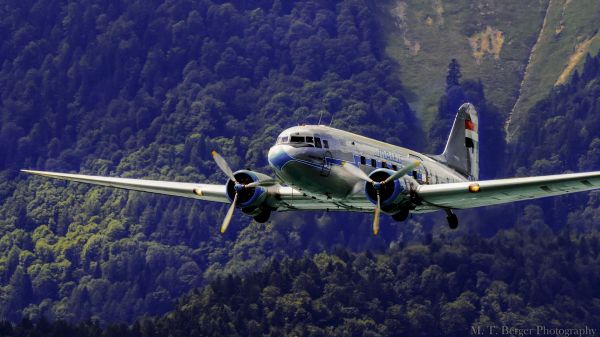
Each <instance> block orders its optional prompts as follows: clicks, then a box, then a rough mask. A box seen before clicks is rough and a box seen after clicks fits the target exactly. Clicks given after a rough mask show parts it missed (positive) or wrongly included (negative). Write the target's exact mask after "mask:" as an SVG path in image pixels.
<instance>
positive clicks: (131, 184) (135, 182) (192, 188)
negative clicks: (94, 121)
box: [21, 170, 372, 211]
mask: <svg viewBox="0 0 600 337" xmlns="http://www.w3.org/2000/svg"><path fill="white" fill-rule="evenodd" d="M21 172H24V173H28V174H34V175H38V176H43V177H48V178H54V179H61V180H69V181H75V182H79V183H86V184H93V185H101V186H106V187H114V188H121V189H126V190H133V191H140V192H150V193H158V194H165V195H172V196H178V197H184V198H192V199H198V200H205V201H215V202H222V203H230V202H231V201H230V200H229V198H228V197H227V194H226V187H225V185H213V184H196V183H183V182H171V181H159V180H144V179H131V178H115V177H103V176H89V175H83V174H71V173H59V172H48V171H34V170H21ZM267 190H268V191H269V200H268V203H269V205H270V206H271V207H273V208H274V209H276V210H278V211H305V210H333V211H335V210H350V211H365V210H364V209H361V208H356V207H353V206H349V205H344V204H341V203H336V202H334V201H332V200H318V199H314V198H311V197H309V196H307V195H306V194H304V193H302V192H300V191H298V190H295V189H293V188H291V187H289V186H281V185H276V186H272V187H268V188H267ZM365 206H367V207H368V206H369V205H365ZM371 208H372V206H371Z"/></svg>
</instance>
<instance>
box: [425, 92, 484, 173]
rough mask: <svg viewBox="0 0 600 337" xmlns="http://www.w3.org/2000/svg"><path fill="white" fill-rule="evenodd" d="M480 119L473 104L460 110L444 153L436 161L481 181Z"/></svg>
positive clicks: (468, 104) (463, 106)
mask: <svg viewBox="0 0 600 337" xmlns="http://www.w3.org/2000/svg"><path fill="white" fill-rule="evenodd" d="M478 131H479V118H478V116H477V110H475V106H473V104H471V103H465V104H463V105H461V106H460V108H458V112H457V113H456V118H455V119H454V124H453V125H452V131H450V137H449V138H448V142H447V143H446V147H445V148H444V152H443V153H442V154H441V155H439V156H436V159H438V160H440V161H442V162H444V163H445V164H446V165H448V166H450V167H451V168H453V169H455V170H456V171H457V172H459V173H461V174H463V175H464V176H466V177H467V178H468V179H470V180H479V133H478Z"/></svg>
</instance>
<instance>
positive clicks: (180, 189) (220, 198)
mask: <svg viewBox="0 0 600 337" xmlns="http://www.w3.org/2000/svg"><path fill="white" fill-rule="evenodd" d="M21 172H25V173H29V174H35V175H39V176H44V177H49V178H55V179H63V180H71V181H77V182H80V183H87V184H94V185H102V186H108V187H116V188H123V189H127V190H134V191H142V192H151V193H158V194H166V195H175V196H179V197H185V198H193V199H199V200H207V201H216V202H224V203H229V202H230V201H229V198H227V194H226V191H225V185H212V184H195V183H181V182H174V181H158V180H144V179H130V178H113V177H101V176H88V175H83V174H70V173H58V172H47V171H33V170H21Z"/></svg>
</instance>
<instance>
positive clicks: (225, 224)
mask: <svg viewBox="0 0 600 337" xmlns="http://www.w3.org/2000/svg"><path fill="white" fill-rule="evenodd" d="M237 198H238V194H237V192H236V193H235V196H234V197H233V202H232V203H231V206H229V210H228V211H227V214H225V219H223V224H222V225H221V233H225V231H226V230H227V227H229V223H230V222H231V217H232V216H233V210H234V209H235V204H236V203H237Z"/></svg>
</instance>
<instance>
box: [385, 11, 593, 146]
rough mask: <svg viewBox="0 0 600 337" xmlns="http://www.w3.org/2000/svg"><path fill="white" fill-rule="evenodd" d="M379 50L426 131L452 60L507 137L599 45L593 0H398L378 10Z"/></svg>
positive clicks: (515, 130)
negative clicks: (495, 112) (382, 36)
mask: <svg viewBox="0 0 600 337" xmlns="http://www.w3.org/2000/svg"><path fill="white" fill-rule="evenodd" d="M380 8H381V11H382V18H383V19H382V20H383V22H384V26H385V28H386V29H385V32H386V34H387V36H386V41H387V49H386V50H387V52H388V54H389V55H391V56H392V57H394V58H395V59H397V60H398V62H399V63H400V64H401V65H402V69H401V70H400V73H399V76H400V78H401V79H402V82H403V83H404V85H405V86H406V89H407V91H409V95H408V96H409V99H410V103H411V106H412V108H413V109H414V110H415V111H417V113H418V114H419V115H420V117H421V120H422V121H423V123H424V126H425V128H426V129H428V126H429V125H430V124H431V122H432V120H433V116H434V112H435V111H436V110H437V102H438V99H439V97H440V95H441V94H442V93H443V90H444V85H445V81H444V79H445V75H446V69H447V65H448V63H449V61H450V60H451V59H452V58H456V59H457V60H458V61H459V62H460V64H461V66H462V72H463V77H464V78H480V79H481V81H482V83H483V84H484V86H485V89H486V96H487V98H488V100H489V101H491V102H493V103H494V104H495V105H496V106H498V108H499V111H500V113H502V114H503V118H505V119H506V120H507V131H508V135H512V134H513V133H515V132H517V130H518V128H519V120H520V119H521V116H522V115H524V114H526V112H527V110H528V109H529V108H531V107H532V106H533V104H535V103H536V102H537V101H539V100H540V99H541V98H542V97H543V96H544V95H545V94H547V93H548V90H549V89H551V88H552V87H553V86H555V85H559V84H561V83H564V82H565V81H566V80H567V79H568V78H569V76H570V75H571V74H572V73H573V72H574V71H575V70H576V69H579V68H580V67H581V65H582V61H583V59H584V56H585V54H587V53H588V52H590V53H595V52H596V51H597V50H598V48H599V47H600V38H597V36H598V25H597V24H595V18H598V15H599V14H600V2H598V1H594V0H583V1H571V0H540V1H520V0H508V1H493V0H484V1H477V2H472V1H453V2H444V1H441V0H425V1H423V0H398V1H389V2H386V3H385V4H382V5H380Z"/></svg>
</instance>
